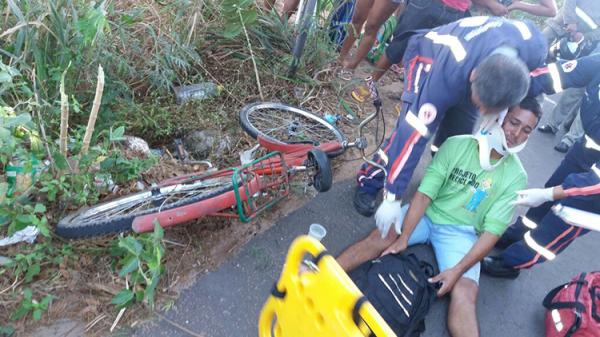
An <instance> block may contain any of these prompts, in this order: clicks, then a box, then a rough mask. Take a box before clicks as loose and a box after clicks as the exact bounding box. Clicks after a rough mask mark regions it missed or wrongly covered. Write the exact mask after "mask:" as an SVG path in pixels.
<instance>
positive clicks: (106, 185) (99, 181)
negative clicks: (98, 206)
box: [94, 173, 117, 192]
mask: <svg viewBox="0 0 600 337" xmlns="http://www.w3.org/2000/svg"><path fill="white" fill-rule="evenodd" d="M94 185H95V186H96V188H97V189H98V190H99V191H101V192H115V191H116V188H117V185H115V182H114V181H113V180H112V177H111V175H110V173H98V174H96V175H95V176H94Z"/></svg>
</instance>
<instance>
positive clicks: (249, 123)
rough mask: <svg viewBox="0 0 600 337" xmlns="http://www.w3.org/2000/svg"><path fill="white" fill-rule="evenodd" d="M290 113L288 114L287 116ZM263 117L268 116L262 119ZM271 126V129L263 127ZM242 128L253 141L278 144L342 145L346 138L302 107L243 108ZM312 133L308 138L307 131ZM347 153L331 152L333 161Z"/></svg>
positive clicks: (268, 105)
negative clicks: (335, 143) (334, 143)
mask: <svg viewBox="0 0 600 337" xmlns="http://www.w3.org/2000/svg"><path fill="white" fill-rule="evenodd" d="M286 114H287V115H286ZM261 116H265V117H264V118H262V119H261ZM261 123H264V124H269V123H270V124H271V125H272V127H271V128H269V127H268V126H264V125H261ZM240 126H241V127H242V129H243V130H244V131H245V132H246V133H248V134H249V135H250V136H252V138H254V139H258V136H259V135H260V136H261V137H263V138H265V139H267V140H269V141H271V142H274V143H279V144H298V143H312V144H313V145H315V146H318V145H319V144H321V143H326V142H331V141H337V142H339V143H340V144H341V143H343V142H344V141H345V140H346V138H345V137H344V135H343V134H342V132H341V131H340V130H338V128H336V127H335V126H334V125H332V124H331V123H329V122H327V121H326V120H325V119H323V118H321V117H319V116H317V115H315V114H313V113H312V112H308V111H306V110H302V109H300V108H297V107H294V106H291V105H288V104H283V103H275V102H257V103H252V104H248V105H246V106H244V107H243V108H242V110H240ZM305 131H309V132H311V134H310V135H308V136H307V135H305V134H304V132H305ZM343 152H344V149H343V148H340V149H339V150H338V151H334V152H328V153H327V155H328V156H329V157H331V158H333V157H336V156H339V155H340V154H342V153H343Z"/></svg>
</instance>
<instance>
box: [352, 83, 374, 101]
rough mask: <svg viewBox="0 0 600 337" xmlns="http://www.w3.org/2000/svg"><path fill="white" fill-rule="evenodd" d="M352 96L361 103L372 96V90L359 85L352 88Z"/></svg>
mask: <svg viewBox="0 0 600 337" xmlns="http://www.w3.org/2000/svg"><path fill="white" fill-rule="evenodd" d="M351 95H352V98H354V100H355V101H357V102H359V103H364V102H365V100H366V99H367V98H369V97H371V92H370V91H369V89H368V88H367V87H365V86H362V85H361V86H358V87H357V88H356V89H354V90H352V94H351Z"/></svg>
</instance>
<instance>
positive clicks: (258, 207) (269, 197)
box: [232, 152, 290, 222]
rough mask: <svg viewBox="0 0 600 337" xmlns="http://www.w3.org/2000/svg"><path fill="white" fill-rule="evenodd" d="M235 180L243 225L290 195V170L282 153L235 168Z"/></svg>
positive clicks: (269, 155)
mask: <svg viewBox="0 0 600 337" xmlns="http://www.w3.org/2000/svg"><path fill="white" fill-rule="evenodd" d="M232 180H233V190H234V191H235V199H236V204H237V212H238V216H239V218H240V220H241V221H243V222H249V221H251V220H252V219H254V218H255V217H256V216H257V215H258V214H260V213H262V212H263V211H265V210H266V209H268V208H270V207H271V206H273V205H275V204H276V203H277V202H279V201H280V200H281V199H283V198H285V197H286V196H287V195H288V194H289V192H290V184H289V177H288V167H287V164H286V163H285V161H284V158H283V154H282V153H280V152H271V153H269V154H267V155H265V156H263V157H260V158H258V159H255V160H254V161H252V162H250V163H248V164H246V165H243V166H241V167H239V168H235V169H234V172H233V176H232Z"/></svg>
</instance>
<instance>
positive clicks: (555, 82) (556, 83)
mask: <svg viewBox="0 0 600 337" xmlns="http://www.w3.org/2000/svg"><path fill="white" fill-rule="evenodd" d="M548 72H549V73H550V77H551V78H552V88H553V89H554V93H556V94H557V93H559V92H561V91H563V86H562V82H561V81H560V73H559V72H558V66H557V65H556V63H550V64H549V65H548Z"/></svg>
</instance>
